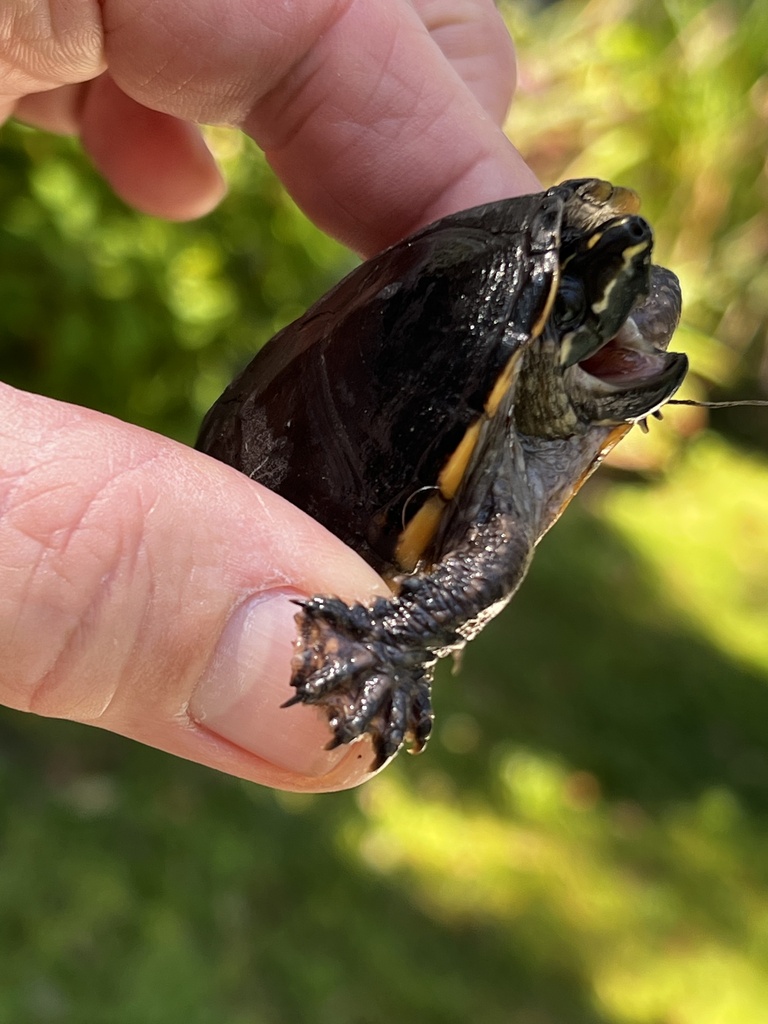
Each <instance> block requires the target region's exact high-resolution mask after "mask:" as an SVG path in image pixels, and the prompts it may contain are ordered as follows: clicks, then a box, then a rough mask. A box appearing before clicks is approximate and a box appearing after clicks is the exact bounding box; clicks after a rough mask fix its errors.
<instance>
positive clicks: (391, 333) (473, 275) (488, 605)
mask: <svg viewBox="0 0 768 1024" xmlns="http://www.w3.org/2000/svg"><path fill="white" fill-rule="evenodd" d="M638 206H639V202H638V200H637V196H636V195H635V193H634V192H632V191H630V190H628V189H624V188H618V187H614V186H612V185H610V184H609V183H608V182H604V181H598V180H595V179H582V180H578V181H566V182H564V183H562V184H560V185H556V186H554V187H553V188H550V189H549V190H548V191H546V192H541V193H537V194H535V195H528V196H520V197H518V198H514V199H506V200H501V201H499V202H494V203H489V204H487V205H485V206H479V207H476V208H474V209H471V210H464V211H462V212H461V213H456V214H452V215H451V216H448V217H444V218H443V219H442V220H439V221H437V222H436V223H434V224H431V225H429V226H428V227H426V228H423V229H422V230H421V231H418V232H416V233H415V234H414V235H411V236H410V237H409V238H406V239H405V240H404V241H402V242H399V243H398V244H396V245H394V246H392V247H391V248H390V249H387V250H386V251H385V252H383V253H381V254H380V255H378V256H376V257H374V258H373V259H371V260H368V262H366V263H363V264H362V265H361V266H359V267H357V269H355V270H353V271H352V273H351V274H349V275H348V276H347V277H346V278H345V279H344V280H343V281H341V283H340V284H338V285H337V286H336V287H335V288H333V289H332V290H331V291H330V292H328V294H327V295H325V296H324V297H323V298H322V299H320V301H319V302H317V303H316V304H315V305H314V306H313V307H312V308H311V309H310V310H309V311H308V312H307V313H305V314H304V316H302V317H301V318H300V319H299V320H297V321H296V322H295V323H292V324H290V325H289V326H288V327H286V328H285V329H284V330H282V331H280V332H279V334H277V335H276V336H275V337H274V338H273V339H272V340H271V341H270V342H269V343H268V344H267V345H266V347H265V348H264V349H262V351H260V352H259V353H258V354H257V356H256V357H255V359H254V360H253V361H252V362H251V363H250V365H249V366H247V367H246V369H245V370H244V371H243V372H242V373H241V374H240V376H239V377H238V378H237V379H236V380H235V381H233V383H232V384H230V386H229V387H228V388H227V390H226V391H225V392H224V394H223V395H222V396H221V398H219V400H218V401H217V402H216V404H215V405H214V406H213V407H212V409H211V410H210V411H209V413H208V414H207V416H206V418H205V421H204V423H203V427H202V430H201V433H200V437H199V439H198V442H197V447H198V448H199V449H200V450H201V451H204V452H207V453H208V454H209V455H212V456H214V457H215V458H217V459H220V460H222V461H223V462H226V463H229V464H230V465H232V466H234V467H236V468H237V469H239V470H241V471H242V472H243V473H245V474H246V475H247V476H249V477H251V478H252V479H254V480H258V481H260V482H261V483H263V484H265V485H266V486H267V487H269V488H271V489H272V490H274V491H277V492H278V493H279V494H281V495H283V496H284V497H285V498H287V499H288V500H289V501H291V502H293V503H294V504H295V505H298V506H299V507H300V508H302V509H304V511H306V512H308V513H309V515H311V516H313V517H314V518H315V519H317V520H319V521H320V522H321V523H322V524H323V525H324V526H326V527H327V528H328V529H329V530H331V531H332V532H333V533H335V534H336V535H337V536H338V537H340V538H341V539H342V540H343V541H345V542H346V543H347V544H349V545H350V546H351V547H352V548H354V549H355V550H356V551H357V552H358V553H359V554H360V555H361V556H362V557H363V558H364V559H365V560H366V561H367V562H369V563H370V564H371V565H372V566H373V567H374V568H375V569H376V570H377V571H378V572H380V573H381V574H382V575H383V576H384V577H385V578H386V579H387V581H388V583H389V584H390V586H391V589H392V597H391V598H378V599H376V601H375V602H374V603H373V605H372V606H371V607H365V606H363V605H361V604H354V605H352V606H349V605H347V604H345V603H344V602H342V601H341V600H339V599H338V598H336V597H333V596H316V597H312V598H310V599H308V600H305V601H302V602H299V603H300V611H299V612H298V614H297V616H296V621H297V625H298V633H299V637H298V640H297V646H296V654H295V657H294V661H293V678H292V685H293V686H294V687H295V689H296V694H295V696H294V697H293V698H292V700H291V701H289V703H290V704H292V703H296V702H303V703H306V704H317V705H320V706H321V707H322V708H323V709H324V710H325V712H326V713H327V716H328V721H329V724H330V728H331V730H332V733H333V738H332V740H331V742H330V744H329V745H330V746H337V745H338V744H341V743H348V742H350V741H351V740H355V739H357V738H358V737H360V736H362V735H364V734H366V733H368V734H370V736H371V737H372V740H373V746H374V750H375V766H376V767H378V766H380V765H381V764H383V763H384V762H385V761H387V760H388V759H389V758H390V757H392V756H393V755H394V754H395V753H396V752H397V750H398V749H399V748H400V747H401V746H402V744H403V743H404V742H408V743H409V744H410V746H411V749H413V750H414V751H418V750H421V749H422V748H423V746H424V744H425V743H426V741H427V737H428V736H429V733H430V729H431V726H432V707H431V700H430V690H431V683H432V676H433V671H434V666H435V663H436V661H437V659H438V658H442V657H445V656H446V655H449V654H455V653H456V652H458V651H460V650H461V648H462V647H463V646H464V645H465V644H466V642H467V641H468V640H470V639H472V637H474V636H475V635H476V634H477V633H478V632H479V630H480V629H482V627H483V626H484V625H485V624H486V623H487V622H488V621H489V620H490V619H491V618H492V617H493V616H494V615H496V614H497V613H498V612H499V611H500V610H501V609H502V608H503V607H504V605H505V604H506V603H507V602H508V601H509V599H510V598H511V597H512V595H513V594H514V592H515V591H516V589H517V587H518V586H519V584H520V582H521V580H522V578H523V576H524V575H525V572H526V569H527V568H528V565H529V563H530V560H531V556H532V554H533V551H534V548H535V547H536V544H537V543H538V541H539V540H540V539H541V537H542V536H543V535H544V533H546V531H547V530H548V529H549V527H550V526H551V525H552V524H553V523H554V522H555V520H556V519H557V518H558V516H559V515H560V513H561V512H562V510H563V509H564V508H565V506H566V505H567V503H568V502H569V501H570V499H571V498H572V497H573V495H574V494H575V492H576V491H577V490H578V489H579V487H580V486H581V484H582V483H583V482H584V480H585V479H586V478H587V476H589V474H590V473H591V472H592V471H593V470H594V469H595V468H596V467H597V465H599V463H600V461H601V460H602V458H603V457H604V455H605V454H606V453H607V451H608V450H609V449H610V448H611V447H612V446H613V445H614V444H615V443H616V442H617V441H618V440H619V439H620V438H621V437H622V436H623V435H624V434H625V433H626V431H627V430H628V429H629V428H630V427H631V425H632V424H633V423H634V422H637V421H640V420H644V418H645V417H646V416H648V415H649V414H651V413H653V412H654V411H656V410H657V409H658V408H659V407H660V406H661V405H663V404H664V403H665V402H666V401H667V400H668V399H669V398H671V396H672V395H673V394H674V393H675V391H676V390H677V389H678V387H679V386H680V384H681V383H682V380H683V378H684V376H685V373H686V370H687V365H688V364H687V360H686V357H685V356H684V355H680V354H675V353H667V352H666V351H665V350H666V348H667V345H668V343H669V340H670V338H671V337H672V333H673V331H674V329H675V327H676V325H677V321H678V318H679V314H680V303H681V298H680V288H679V285H678V282H677V279H676V278H675V276H674V275H673V274H672V273H671V272H670V271H668V270H665V269H664V268H662V267H657V266H653V265H652V264H651V251H652V247H653V234H652V231H651V229H650V227H649V226H648V224H647V223H646V221H645V220H643V219H642V218H641V217H639V216H638V215H637V210H638Z"/></svg>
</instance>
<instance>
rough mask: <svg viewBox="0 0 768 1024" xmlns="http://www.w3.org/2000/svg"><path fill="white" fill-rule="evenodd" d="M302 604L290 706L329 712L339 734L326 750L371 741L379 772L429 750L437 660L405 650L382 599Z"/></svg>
mask: <svg viewBox="0 0 768 1024" xmlns="http://www.w3.org/2000/svg"><path fill="white" fill-rule="evenodd" d="M296 603H297V604H298V605H299V606H300V608H301V611H300V612H299V613H298V614H297V616H296V622H297V625H298V626H299V639H298V641H297V651H296V654H295V656H294V659H293V665H292V669H293V675H292V679H291V685H292V686H294V687H295V689H296V693H295V695H294V696H293V697H291V698H290V699H289V700H287V701H286V702H285V704H284V705H283V706H284V707H288V706H291V705H293V704H298V703H302V704H315V705H317V706H319V707H322V708H323V709H324V710H325V712H326V714H327V716H328V724H329V725H330V727H331V730H332V732H333V738H332V739H331V740H330V742H329V743H328V746H327V748H326V749H329V750H333V749H335V748H336V747H339V746H341V745H342V744H345V743H352V742H354V741H355V740H358V739H360V737H361V736H364V735H366V734H368V735H370V737H371V740H372V742H373V748H374V755H375V756H374V761H373V764H372V766H371V768H372V770H374V771H375V770H377V769H378V768H381V767H382V766H383V765H384V764H386V762H387V761H389V760H390V759H391V758H392V757H394V755H395V754H396V753H397V752H398V750H399V749H400V748H401V747H402V746H403V745H404V744H405V743H408V744H409V745H410V749H411V750H412V751H413V753H418V752H420V751H421V750H423V748H424V747H425V745H426V742H427V739H428V737H429V733H430V731H431V729H432V703H431V686H432V673H433V668H434V663H435V657H434V655H432V654H431V653H430V652H428V651H427V650H424V649H423V648H421V649H420V648H418V647H414V645H410V646H407V647H406V648H405V649H403V646H402V644H401V643H400V642H399V640H398V639H396V638H395V637H393V636H392V635H391V633H390V631H389V630H388V628H387V614H386V613H387V612H388V611H390V608H391V605H390V602H387V601H385V600H381V601H377V602H376V603H375V605H374V607H373V608H366V607H365V606H364V605H361V604H353V605H347V604H345V603H344V602H343V601H340V600H339V599H338V598H334V597H314V598H311V599H310V600H307V601H297V602H296Z"/></svg>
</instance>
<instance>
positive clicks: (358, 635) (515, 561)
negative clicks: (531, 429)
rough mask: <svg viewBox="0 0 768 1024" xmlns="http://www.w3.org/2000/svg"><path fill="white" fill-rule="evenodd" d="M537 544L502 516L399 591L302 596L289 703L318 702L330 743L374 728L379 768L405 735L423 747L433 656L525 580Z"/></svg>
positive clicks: (458, 641)
mask: <svg viewBox="0 0 768 1024" xmlns="http://www.w3.org/2000/svg"><path fill="white" fill-rule="evenodd" d="M532 548H533V544H532V542H531V540H530V538H528V537H527V535H526V533H525V532H524V531H521V529H520V524H519V522H515V521H511V519H510V517H509V516H507V517H506V518H505V516H504V515H503V514H496V515H493V516H492V517H491V518H490V519H489V520H488V521H486V522H485V523H480V524H478V525H476V526H474V527H472V528H471V529H470V530H469V531H468V533H467V535H466V537H465V538H464V540H463V542H462V543H461V544H459V545H458V546H457V547H456V549H455V550H454V551H452V552H450V553H449V554H448V555H446V556H445V557H443V558H442V559H441V561H440V563H439V564H438V565H437V566H436V567H435V569H434V570H433V571H432V572H431V573H427V574H424V575H414V576H405V577H401V578H400V579H399V580H398V581H397V584H398V587H399V589H398V592H397V594H395V595H393V596H392V597H391V598H381V597H380V598H377V599H376V601H375V602H374V603H373V605H372V606H371V607H370V608H368V607H366V606H364V605H361V604H353V605H347V604H345V603H344V602H343V601H340V600H339V599H338V598H334V597H313V598H311V599H309V600H307V601H302V602H299V604H300V605H301V611H300V612H299V613H298V615H297V616H296V621H297V624H298V626H299V639H298V641H297V653H296V655H295V657H294V660H293V678H292V680H291V683H292V685H293V686H294V687H295V688H296V695H295V696H294V697H293V698H291V700H290V701H288V704H289V705H290V704H296V703H304V704H317V705H319V706H320V707H322V708H324V709H325V710H326V712H327V714H328V722H329V724H330V726H331V729H332V731H333V739H332V740H331V742H330V744H329V746H330V747H335V746H338V745H340V744H342V743H349V742H351V741H352V740H355V739H358V738H359V737H360V736H363V735H364V734H366V733H368V734H369V735H370V736H371V738H372V740H373V746H374V750H375V759H374V764H373V767H374V768H379V767H381V765H383V764H384V763H385V762H386V761H388V760H389V759H390V758H391V757H392V756H393V755H394V754H396V753H397V751H398V750H399V749H400V747H401V746H402V745H403V743H404V742H408V743H409V744H410V747H411V750H412V751H413V752H418V751H420V750H422V749H423V747H424V745H425V744H426V742H427V739H428V737H429V734H430V731H431V728H432V717H433V716H432V703H431V687H432V677H433V673H434V667H435V663H436V662H437V659H438V658H441V657H445V656H446V655H448V654H451V653H452V652H454V651H458V650H460V649H461V647H463V645H464V644H465V643H466V641H467V640H468V639H471V637H472V636H474V635H475V633H476V632H478V630H479V629H480V628H482V626H483V625H485V623H486V621H488V619H490V618H491V617H492V616H493V615H495V614H496V613H497V612H498V611H500V610H501V608H502V607H503V606H504V605H505V604H506V602H507V601H508V600H509V598H510V597H511V596H512V594H513V593H514V591H515V590H516V589H517V586H518V585H519V583H520V582H521V580H522V578H523V576H524V575H525V571H526V569H527V567H528V563H529V561H530V555H531V552H532Z"/></svg>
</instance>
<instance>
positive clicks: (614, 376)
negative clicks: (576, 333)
mask: <svg viewBox="0 0 768 1024" xmlns="http://www.w3.org/2000/svg"><path fill="white" fill-rule="evenodd" d="M680 308H681V296H680V286H679V284H678V281H677V278H676V277H675V275H674V274H673V273H672V272H671V271H670V270H667V269H666V268H665V267H653V268H652V272H651V283H650V289H649V292H648V295H647V296H646V298H645V299H644V300H643V302H642V303H641V304H640V305H638V306H637V307H636V308H635V309H633V310H632V312H631V313H630V315H629V317H628V318H627V320H626V322H625V323H624V324H623V325H622V327H621V328H620V329H619V331H618V332H617V333H616V335H615V337H613V338H611V340H610V341H609V342H608V343H607V344H605V345H603V346H602V347H601V348H600V349H598V350H597V351H596V352H593V353H592V354H590V355H589V356H588V357H587V358H586V359H583V360H580V361H579V363H578V364H577V365H574V366H572V367H571V368H570V369H569V370H568V371H567V373H566V386H567V389H568V393H569V395H570V397H571V401H572V402H573V404H574V406H576V407H577V408H579V410H580V413H581V415H582V416H583V417H585V418H587V419H588V420H591V422H593V423H621V422H625V423H626V422H633V421H635V420H639V419H643V418H644V417H646V416H648V415H650V414H651V413H653V412H654V411H655V410H656V409H658V408H659V407H660V406H662V405H664V403H665V402H668V401H669V399H670V398H671V397H672V396H673V395H674V393H675V392H676V391H677V389H678V388H679V387H680V385H681V384H682V382H683V379H684V377H685V374H686V372H687V370H688V359H687V358H686V356H685V355H683V354H682V353H679V352H667V351H666V349H667V346H668V345H669V343H670V341H671V339H672V335H673V334H674V331H675V328H676V327H677V324H678V321H679V319H680Z"/></svg>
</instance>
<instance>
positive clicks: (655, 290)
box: [515, 206, 688, 437]
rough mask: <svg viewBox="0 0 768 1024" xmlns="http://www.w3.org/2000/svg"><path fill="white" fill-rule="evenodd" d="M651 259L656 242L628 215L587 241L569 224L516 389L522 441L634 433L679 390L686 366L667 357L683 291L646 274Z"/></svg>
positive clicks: (611, 219)
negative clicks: (603, 430)
mask: <svg viewBox="0 0 768 1024" xmlns="http://www.w3.org/2000/svg"><path fill="white" fill-rule="evenodd" d="M565 212H566V216H567V214H568V208H567V206H566V211H565ZM608 212H609V213H610V209H609V211H608ZM652 249H653V233H652V231H651V229H650V227H649V225H648V224H647V223H646V221H645V220H643V218H642V217H639V216H637V214H635V213H622V214H620V215H619V216H608V218H607V219H605V220H604V221H603V222H602V223H599V224H597V225H593V226H592V229H591V230H590V231H587V232H585V231H576V230H574V227H573V225H572V224H569V223H568V222H567V221H566V224H565V227H564V231H563V245H562V247H561V251H560V266H559V273H558V275H557V281H556V284H555V286H554V287H553V293H552V295H551V297H550V303H551V306H550V311H549V316H548V317H547V319H546V321H545V323H544V326H543V329H542V332H541V334H540V335H539V337H537V338H536V339H534V341H533V343H532V345H531V347H530V350H529V351H528V353H527V354H526V357H525V361H524V363H523V366H522V368H521V372H520V378H519V381H518V388H517V394H516V396H515V419H516V423H517V427H518V429H519V430H520V431H522V432H523V433H525V434H527V435H530V436H533V437H567V436H570V435H573V434H586V433H589V432H590V431H591V430H592V429H593V428H595V427H614V426H618V425H620V424H632V423H634V422H636V421H637V420H643V419H645V417H647V416H648V415H650V414H651V413H653V412H655V411H656V410H657V409H658V408H659V407H660V406H661V405H663V404H664V403H665V402H667V401H668V400H669V399H670V398H671V397H672V395H673V394H674V393H675V391H677V389H678V388H679V387H680V385H681V383H682V381H683V378H684V377H685V374H686V371H687V368H688V360H687V359H686V357H685V356H684V355H682V354H679V353H669V352H667V351H666V349H667V346H668V345H669V342H670V340H671V338H672V335H673V333H674V331H675V328H676V327H677V323H678V320H679V318H680V308H681V294H680V285H679V283H678V280H677V278H676V277H675V275H674V274H673V273H672V272H671V271H669V270H666V269H665V268H663V267H658V266H653V265H652V264H651V252H652Z"/></svg>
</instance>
